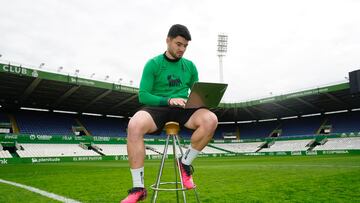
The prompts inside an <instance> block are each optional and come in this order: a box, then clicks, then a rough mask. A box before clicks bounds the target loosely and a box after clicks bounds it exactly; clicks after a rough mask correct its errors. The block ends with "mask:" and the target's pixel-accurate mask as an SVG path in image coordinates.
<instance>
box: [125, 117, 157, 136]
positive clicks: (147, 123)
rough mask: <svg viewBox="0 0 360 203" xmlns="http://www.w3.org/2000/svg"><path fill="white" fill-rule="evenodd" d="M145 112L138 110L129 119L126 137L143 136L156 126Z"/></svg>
mask: <svg viewBox="0 0 360 203" xmlns="http://www.w3.org/2000/svg"><path fill="white" fill-rule="evenodd" d="M147 114H148V113H146V112H138V113H136V114H135V115H134V116H133V117H132V118H131V119H130V121H129V123H128V138H129V137H143V136H144V135H145V134H146V133H148V132H151V131H153V130H154V129H153V128H156V127H155V124H154V123H153V121H152V120H151V117H150V115H147ZM155 130H156V129H155Z"/></svg>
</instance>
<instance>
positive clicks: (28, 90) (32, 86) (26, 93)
mask: <svg viewBox="0 0 360 203" xmlns="http://www.w3.org/2000/svg"><path fill="white" fill-rule="evenodd" d="M41 80H42V79H41V78H36V79H35V80H33V81H32V83H31V84H30V85H29V87H27V88H26V90H25V91H24V93H23V95H22V96H21V101H24V100H26V99H27V98H28V97H29V95H30V94H31V93H32V92H33V91H34V90H35V88H36V87H37V86H38V85H39V84H40V82H41Z"/></svg>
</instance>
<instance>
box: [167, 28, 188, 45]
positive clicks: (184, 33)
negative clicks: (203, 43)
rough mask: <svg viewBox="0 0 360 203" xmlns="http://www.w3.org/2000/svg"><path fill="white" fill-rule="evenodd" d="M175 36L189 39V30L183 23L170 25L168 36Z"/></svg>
mask: <svg viewBox="0 0 360 203" xmlns="http://www.w3.org/2000/svg"><path fill="white" fill-rule="evenodd" d="M177 36H181V37H183V38H185V39H186V40H187V41H191V35H190V32H189V30H188V29H187V27H185V26H184V25H180V24H175V25H173V26H171V28H170V30H169V33H168V37H170V38H175V37H177Z"/></svg>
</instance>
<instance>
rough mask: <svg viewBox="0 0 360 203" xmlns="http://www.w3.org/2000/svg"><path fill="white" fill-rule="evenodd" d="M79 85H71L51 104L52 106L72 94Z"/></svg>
mask: <svg viewBox="0 0 360 203" xmlns="http://www.w3.org/2000/svg"><path fill="white" fill-rule="evenodd" d="M79 88H80V86H73V87H72V88H70V89H69V90H68V91H66V92H65V94H63V95H62V96H61V97H60V98H59V99H58V100H56V102H55V103H54V104H53V105H52V106H53V107H56V106H58V105H59V104H60V103H61V102H63V101H64V100H65V99H66V98H68V97H69V96H70V95H72V94H73V93H74V92H75V91H76V90H78V89H79Z"/></svg>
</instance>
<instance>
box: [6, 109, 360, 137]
mask: <svg viewBox="0 0 360 203" xmlns="http://www.w3.org/2000/svg"><path fill="white" fill-rule="evenodd" d="M8 115H12V116H13V117H14V118H15V119H14V120H11V119H9V116H8ZM359 120H360V111H354V112H346V113H336V114H326V115H320V116H311V117H300V118H292V119H286V120H272V121H263V122H250V123H238V124H235V123H230V124H229V123H227V124H219V125H218V128H217V130H216V132H215V135H214V139H224V136H226V135H233V136H230V137H232V139H242V140H244V139H245V140H246V139H259V138H266V137H293V136H303V137H304V136H315V135H317V134H322V133H323V132H321V128H322V127H323V126H327V128H329V132H328V133H351V132H354V133H357V132H360V124H359ZM127 122H128V120H127V119H123V118H113V117H103V116H87V115H73V114H64V113H52V112H41V111H28V110H26V111H25V110H24V111H17V112H15V113H6V114H5V113H0V125H1V124H2V125H4V124H6V125H8V126H9V127H10V128H11V127H13V126H17V128H18V132H19V133H21V134H36V135H59V136H64V135H66V136H68V135H78V134H76V129H78V128H80V129H81V130H83V131H85V133H84V134H83V135H92V136H103V137H126V135H127V134H126V128H127ZM0 127H1V126H0ZM12 130H13V131H12V132H14V129H12ZM15 132H16V131H15ZM191 134H192V131H191V130H188V129H185V128H184V129H182V130H181V131H180V135H181V137H182V138H183V139H189V138H190V137H191ZM163 136H164V133H162V135H161V136H158V135H147V136H146V138H159V137H163Z"/></svg>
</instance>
